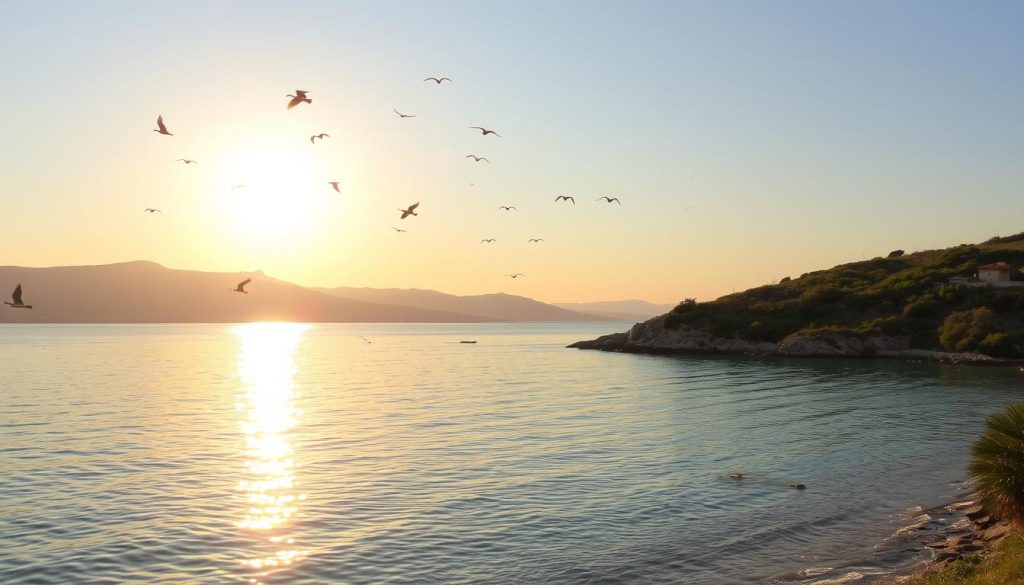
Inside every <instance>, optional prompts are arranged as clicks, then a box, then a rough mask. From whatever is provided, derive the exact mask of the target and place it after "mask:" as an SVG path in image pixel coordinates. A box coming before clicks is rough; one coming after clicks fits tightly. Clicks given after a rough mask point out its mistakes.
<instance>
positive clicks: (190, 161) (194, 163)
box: [178, 158, 199, 165]
mask: <svg viewBox="0 0 1024 585" xmlns="http://www.w3.org/2000/svg"><path fill="white" fill-rule="evenodd" d="M178 161H179V162H183V163H185V164H187V165H197V164H199V163H198V162H196V161H194V160H192V159H190V158H179V159H178Z"/></svg>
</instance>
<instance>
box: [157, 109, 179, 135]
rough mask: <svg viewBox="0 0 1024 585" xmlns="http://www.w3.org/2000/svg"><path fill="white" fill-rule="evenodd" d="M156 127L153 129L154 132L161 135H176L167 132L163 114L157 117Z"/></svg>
mask: <svg viewBox="0 0 1024 585" xmlns="http://www.w3.org/2000/svg"><path fill="white" fill-rule="evenodd" d="M156 126H157V127H156V128H154V129H153V132H159V133H161V134H166V135H167V136H174V134H171V133H170V132H168V131H167V126H164V116H163V114H161V115H159V116H157V117H156Z"/></svg>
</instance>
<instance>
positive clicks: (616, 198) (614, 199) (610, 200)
mask: <svg viewBox="0 0 1024 585" xmlns="http://www.w3.org/2000/svg"><path fill="white" fill-rule="evenodd" d="M602 199H604V200H605V201H607V202H608V203H611V202H612V201H614V202H616V203H618V204H619V205H622V202H621V201H619V198H618V197H609V196H607V195H605V196H604V197H598V198H597V199H595V200H594V201H600V200H602Z"/></svg>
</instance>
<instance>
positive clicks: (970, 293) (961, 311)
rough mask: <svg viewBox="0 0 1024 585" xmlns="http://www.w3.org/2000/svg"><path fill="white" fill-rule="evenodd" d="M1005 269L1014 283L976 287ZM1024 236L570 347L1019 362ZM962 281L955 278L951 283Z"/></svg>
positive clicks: (837, 272) (724, 304) (691, 313)
mask: <svg viewBox="0 0 1024 585" xmlns="http://www.w3.org/2000/svg"><path fill="white" fill-rule="evenodd" d="M992 263H1005V264H1006V266H1005V270H1006V273H1007V274H1008V275H1009V277H1010V278H1011V279H1013V281H1011V282H1009V283H1004V284H1001V285H999V286H991V285H987V284H985V283H984V282H979V281H978V279H977V275H978V272H979V267H981V266H984V265H988V264H992ZM1022 266H1024V234H1018V235H1015V236H1009V237H1003V238H998V237H997V238H992V239H990V240H988V241H986V242H984V243H982V244H976V245H971V244H964V245H960V246H955V247H952V248H946V249H943V250H928V251H922V252H916V253H913V254H903V252H902V251H900V250H896V251H893V252H892V253H891V254H890V255H889V256H888V257H886V258H882V257H878V258H874V259H872V260H867V261H862V262H852V263H849V264H842V265H839V266H835V267H833V268H830V269H828V270H819V271H815V272H809V273H807V274H802V275H800V276H799V277H798V278H789V277H786V278H783V279H782V280H780V281H779V282H778V283H775V284H770V285H765V286H761V287H757V288H753V289H750V290H747V291H744V292H740V293H735V294H731V295H727V296H724V297H721V298H719V299H717V300H715V301H711V302H705V303H698V302H696V301H694V300H693V299H687V300H685V301H683V302H682V303H680V304H679V305H678V306H676V307H675V308H674V309H672V310H671V311H670V312H668V313H666V314H665V315H662V316H659V317H656V318H654V319H651V320H648V321H647V322H646V323H644V324H643V325H642V326H638V327H635V328H634V329H633V330H631V331H630V332H628V333H621V334H617V335H616V336H606V337H605V338H602V339H601V340H594V341H592V342H583V343H582V344H579V345H576V346H577V347H583V348H587V347H595V348H599V349H616V350H626V351H629V350H635V351H736V352H752V353H779V354H787V355H873V354H887V353H894V352H906V351H907V350H928V351H945V352H978V353H981V354H985V355H988V356H997V357H1012V358H1019V357H1024V286H1017V285H1024V282H1021V281H1020V280H1021V278H1022V275H1021V267H1022ZM954 277H959V278H954ZM951 279H952V280H951Z"/></svg>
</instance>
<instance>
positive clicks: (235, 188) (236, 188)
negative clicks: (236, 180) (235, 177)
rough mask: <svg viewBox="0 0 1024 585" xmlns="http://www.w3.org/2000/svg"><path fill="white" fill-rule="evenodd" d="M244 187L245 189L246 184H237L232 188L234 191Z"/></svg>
mask: <svg viewBox="0 0 1024 585" xmlns="http://www.w3.org/2000/svg"><path fill="white" fill-rule="evenodd" d="M242 189H245V185H235V186H234V187H232V188H231V190H232V191H241V190H242Z"/></svg>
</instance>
